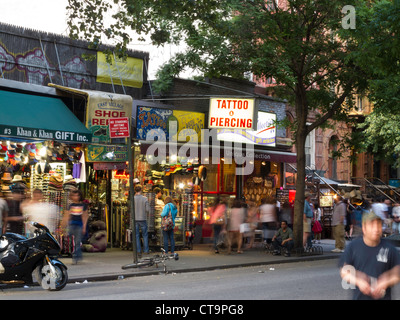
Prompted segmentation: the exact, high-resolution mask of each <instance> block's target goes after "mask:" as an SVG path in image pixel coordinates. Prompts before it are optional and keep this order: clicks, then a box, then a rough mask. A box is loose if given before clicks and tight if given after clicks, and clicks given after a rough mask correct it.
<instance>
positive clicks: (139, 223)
mask: <svg viewBox="0 0 400 320" xmlns="http://www.w3.org/2000/svg"><path fill="white" fill-rule="evenodd" d="M139 228H140V229H141V230H142V236H143V245H144V248H143V251H144V252H145V253H149V236H148V232H147V221H146V220H139V221H136V249H137V252H138V253H141V252H142V247H141V245H140V235H139Z"/></svg>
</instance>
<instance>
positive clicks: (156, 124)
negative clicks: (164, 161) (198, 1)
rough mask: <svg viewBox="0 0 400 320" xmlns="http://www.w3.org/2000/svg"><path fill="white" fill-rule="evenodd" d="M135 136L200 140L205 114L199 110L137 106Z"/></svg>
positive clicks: (143, 138)
mask: <svg viewBox="0 0 400 320" xmlns="http://www.w3.org/2000/svg"><path fill="white" fill-rule="evenodd" d="M136 121H137V122H136V138H137V139H139V140H147V141H179V142H186V141H188V140H190V141H192V142H201V130H202V129H204V123H205V115H204V113H200V112H191V111H182V110H170V109H161V108H150V107H143V106H138V109H137V116H136Z"/></svg>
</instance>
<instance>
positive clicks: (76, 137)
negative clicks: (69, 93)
mask: <svg viewBox="0 0 400 320" xmlns="http://www.w3.org/2000/svg"><path fill="white" fill-rule="evenodd" d="M0 135H1V136H5V137H7V136H10V137H16V138H28V139H44V140H57V141H64V142H78V143H87V142H90V141H91V134H90V133H88V134H85V133H78V132H68V131H60V130H47V129H37V128H27V127H21V126H7V125H0Z"/></svg>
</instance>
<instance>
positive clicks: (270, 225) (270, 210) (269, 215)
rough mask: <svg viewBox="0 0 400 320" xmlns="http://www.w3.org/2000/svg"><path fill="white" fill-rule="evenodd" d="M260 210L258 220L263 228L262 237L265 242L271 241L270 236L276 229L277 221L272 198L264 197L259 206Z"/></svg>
mask: <svg viewBox="0 0 400 320" xmlns="http://www.w3.org/2000/svg"><path fill="white" fill-rule="evenodd" d="M259 210H260V221H261V223H262V228H263V238H264V242H265V243H266V244H270V243H271V242H272V237H273V236H274V234H275V231H276V225H277V222H278V219H277V216H276V205H275V200H274V199H267V198H266V199H264V201H263V204H262V205H261V206H260V208H259Z"/></svg>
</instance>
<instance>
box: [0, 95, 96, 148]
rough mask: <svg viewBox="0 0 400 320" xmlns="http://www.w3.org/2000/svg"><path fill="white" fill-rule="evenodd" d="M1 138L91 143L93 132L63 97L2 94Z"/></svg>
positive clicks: (0, 107) (0, 98) (0, 97)
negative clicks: (69, 107)
mask: <svg viewBox="0 0 400 320" xmlns="http://www.w3.org/2000/svg"><path fill="white" fill-rule="evenodd" d="M0 136H1V137H16V138H27V139H41V140H56V141H60V142H78V143H90V142H91V141H92V134H91V132H90V131H89V130H88V129H87V128H86V127H85V126H84V124H83V123H82V122H80V121H79V119H78V118H77V117H76V116H75V115H74V114H73V113H72V112H71V111H70V110H69V109H68V107H67V106H66V105H65V104H64V102H63V101H62V100H61V99H59V98H53V97H44V96H36V95H30V94H25V93H16V92H10V91H0Z"/></svg>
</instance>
